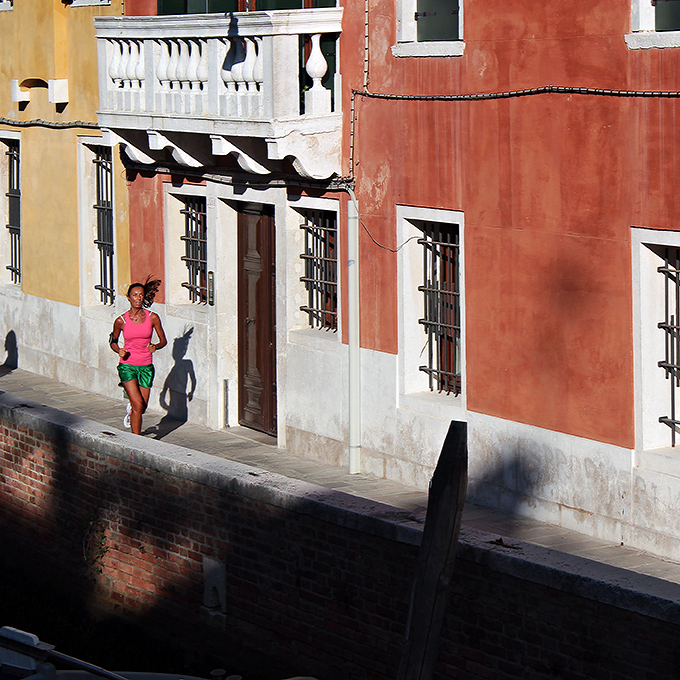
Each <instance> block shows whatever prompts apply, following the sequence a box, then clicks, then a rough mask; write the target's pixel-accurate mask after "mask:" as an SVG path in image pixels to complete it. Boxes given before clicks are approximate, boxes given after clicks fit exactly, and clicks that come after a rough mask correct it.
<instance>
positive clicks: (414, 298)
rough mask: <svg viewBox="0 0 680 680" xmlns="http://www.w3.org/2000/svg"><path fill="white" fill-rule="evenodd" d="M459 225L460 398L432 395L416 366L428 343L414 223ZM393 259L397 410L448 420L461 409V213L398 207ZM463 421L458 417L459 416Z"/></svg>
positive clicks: (420, 258) (463, 390) (419, 248)
mask: <svg viewBox="0 0 680 680" xmlns="http://www.w3.org/2000/svg"><path fill="white" fill-rule="evenodd" d="M418 221H424V222H441V223H446V224H457V225H458V230H459V244H460V246H459V248H460V250H459V253H460V317H461V329H460V363H461V376H460V377H461V393H460V394H459V395H454V394H443V393H442V394H440V393H438V392H436V391H431V390H430V387H429V378H428V375H427V374H426V373H425V372H423V371H421V370H420V369H419V367H420V366H421V365H422V364H423V362H424V357H425V356H426V354H425V353H424V352H426V351H427V350H426V349H425V350H424V349H423V348H424V347H425V343H426V340H427V337H426V334H425V332H424V330H423V326H422V324H420V323H419V319H420V318H422V316H423V293H422V292H421V291H419V290H418V287H419V286H421V285H422V282H423V252H422V246H421V245H419V244H418V243H417V240H418V239H419V238H422V235H423V232H422V231H421V230H420V229H419V228H418V227H417V226H416V225H415V222H418ZM397 242H398V244H399V245H400V246H401V247H400V248H399V251H398V255H397V267H398V272H399V276H398V280H399V303H398V304H399V307H398V309H399V358H398V362H399V394H400V397H399V402H400V406H404V407H408V408H412V409H414V410H417V411H422V412H429V413H432V414H433V415H435V414H437V412H438V411H441V412H442V414H443V415H444V416H445V417H449V418H450V417H452V412H451V407H458V408H461V409H464V408H465V393H466V384H465V380H466V377H465V374H466V366H465V363H466V362H465V257H464V253H465V214H464V213H463V212H462V211H459V210H442V209H437V208H420V207H414V206H402V205H398V206H397ZM461 417H462V416H461Z"/></svg>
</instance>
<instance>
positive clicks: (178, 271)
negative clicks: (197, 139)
mask: <svg viewBox="0 0 680 680" xmlns="http://www.w3.org/2000/svg"><path fill="white" fill-rule="evenodd" d="M164 186H165V273H166V278H167V281H168V284H167V285H166V288H165V292H166V298H167V299H166V304H167V305H172V306H173V307H175V308H177V309H179V308H183V309H185V310H189V309H193V310H195V313H196V314H198V315H199V317H200V316H202V315H203V313H204V312H206V311H207V310H209V309H210V308H211V305H210V304H209V302H208V301H206V302H205V303H203V302H191V300H190V299H189V293H188V291H187V289H186V288H185V287H184V286H182V282H184V281H186V279H187V266H186V263H185V262H184V260H182V257H183V256H184V255H185V253H186V249H185V245H184V241H182V236H183V235H184V229H185V221H184V215H183V214H182V213H181V212H180V210H183V209H184V205H185V202H184V199H186V198H199V197H200V198H205V201H206V232H207V234H206V236H207V243H206V249H207V250H206V256H207V257H206V272H215V250H216V249H215V228H214V225H215V223H216V211H217V200H216V198H215V196H214V195H212V194H211V195H208V192H207V190H206V187H205V186H200V185H193V184H192V185H183V186H181V187H176V186H173V185H172V184H169V183H167V184H165V185H164ZM213 294H214V290H213ZM209 299H210V291H208V300H209ZM192 313H193V312H192Z"/></svg>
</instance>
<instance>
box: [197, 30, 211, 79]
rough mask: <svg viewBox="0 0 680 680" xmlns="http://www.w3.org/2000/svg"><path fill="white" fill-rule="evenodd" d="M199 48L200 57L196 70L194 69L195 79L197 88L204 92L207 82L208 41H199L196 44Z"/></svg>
mask: <svg viewBox="0 0 680 680" xmlns="http://www.w3.org/2000/svg"><path fill="white" fill-rule="evenodd" d="M198 46H199V48H200V57H199V61H198V68H197V69H196V79H197V80H198V87H199V89H201V90H205V86H206V83H207V82H208V41H207V40H200V41H199V42H198Z"/></svg>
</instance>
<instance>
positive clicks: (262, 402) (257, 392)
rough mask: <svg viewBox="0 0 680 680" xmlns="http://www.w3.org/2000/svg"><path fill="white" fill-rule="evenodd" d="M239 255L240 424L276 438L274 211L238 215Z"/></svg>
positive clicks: (245, 211)
mask: <svg viewBox="0 0 680 680" xmlns="http://www.w3.org/2000/svg"><path fill="white" fill-rule="evenodd" d="M238 250H239V252H238V261H239V266H240V271H239V289H238V300H239V304H238V329H239V330H238V333H239V336H238V347H239V356H238V365H239V424H241V425H244V426H246V427H250V428H252V429H254V430H260V431H261V432H266V433H267V434H271V435H274V436H276V313H275V290H276V288H275V285H274V283H275V268H274V255H275V248H274V215H273V211H271V210H268V209H266V208H262V207H261V206H257V207H247V208H243V209H242V210H241V211H240V212H239V216H238Z"/></svg>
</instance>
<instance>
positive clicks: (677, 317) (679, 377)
mask: <svg viewBox="0 0 680 680" xmlns="http://www.w3.org/2000/svg"><path fill="white" fill-rule="evenodd" d="M663 258H664V263H663V265H661V266H660V267H659V269H658V271H659V272H660V273H662V274H663V276H664V287H665V289H664V302H665V304H664V307H665V318H664V320H663V321H661V322H659V328H660V329H662V330H663V331H664V339H665V356H664V358H663V360H662V361H659V368H661V369H663V371H664V373H665V375H666V379H667V380H668V386H669V388H670V402H669V411H668V415H665V416H661V417H660V418H659V422H661V423H665V424H666V425H668V426H669V427H670V428H671V446H675V441H676V433H677V431H678V426H679V425H680V420H678V412H677V409H678V400H679V399H680V248H670V247H666V248H664V249H663Z"/></svg>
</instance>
